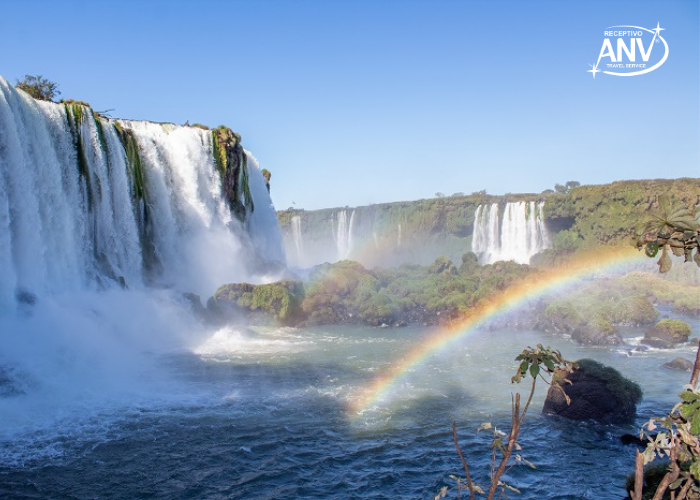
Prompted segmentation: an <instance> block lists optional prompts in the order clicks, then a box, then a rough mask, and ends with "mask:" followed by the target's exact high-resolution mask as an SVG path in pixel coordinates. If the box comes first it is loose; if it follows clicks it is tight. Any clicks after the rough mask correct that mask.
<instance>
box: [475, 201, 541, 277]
mask: <svg viewBox="0 0 700 500" xmlns="http://www.w3.org/2000/svg"><path fill="white" fill-rule="evenodd" d="M543 206H544V202H539V203H536V202H534V201H530V202H525V201H520V202H512V203H507V204H506V205H505V207H504V209H503V213H502V216H501V217H499V206H498V204H497V203H493V204H491V205H490V206H482V205H479V206H478V207H477V209H476V212H475V213H474V233H473V238H472V251H473V252H474V253H475V254H476V255H477V256H478V257H479V262H481V263H482V264H493V263H494V262H496V261H499V260H513V261H515V262H518V263H520V264H527V263H529V262H530V258H531V257H532V256H533V255H535V254H536V253H538V252H541V251H542V250H544V249H546V248H548V247H549V246H550V241H549V233H548V232H547V227H546V226H545V224H544V217H543V214H542V208H543Z"/></svg>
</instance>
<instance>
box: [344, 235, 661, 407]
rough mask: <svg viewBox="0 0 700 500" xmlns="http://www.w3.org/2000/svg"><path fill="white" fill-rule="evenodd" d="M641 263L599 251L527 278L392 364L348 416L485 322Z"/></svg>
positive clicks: (621, 252)
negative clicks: (598, 277)
mask: <svg viewBox="0 0 700 500" xmlns="http://www.w3.org/2000/svg"><path fill="white" fill-rule="evenodd" d="M642 261H645V262H648V259H647V258H646V257H645V256H644V254H640V253H639V252H637V251H636V250H634V249H632V248H628V249H621V248H618V249H610V250H599V251H596V252H590V253H587V254H583V255H578V256H576V257H575V258H573V259H571V260H570V261H567V262H566V263H565V264H562V265H559V266H557V267H556V268H554V269H551V270H547V271H543V272H541V273H539V274H537V275H534V276H530V277H528V278H527V279H526V280H524V281H523V282H519V283H517V284H515V285H513V286H511V287H510V288H508V289H506V290H504V291H503V292H502V293H500V294H499V295H498V296H496V297H493V298H492V299H490V300H488V301H484V302H483V303H480V304H479V305H478V306H477V307H475V308H473V309H472V310H470V313H469V316H468V317H466V318H464V319H463V320H462V321H460V322H459V323H458V324H457V325H456V326H451V327H448V328H441V329H438V330H437V331H435V332H433V333H432V334H430V335H429V336H428V337H427V338H426V339H425V340H424V341H422V342H421V343H420V345H417V346H416V347H415V348H413V349H412V350H411V351H409V353H408V354H406V356H405V357H404V358H403V359H402V360H400V361H398V362H397V363H394V364H393V365H392V366H391V367H390V368H389V369H387V370H386V371H385V372H384V373H382V374H381V375H379V376H378V377H376V378H375V379H374V380H372V381H371V382H370V383H369V384H367V385H366V386H365V387H362V388H360V389H359V390H357V391H355V393H354V394H353V395H352V396H351V398H350V401H351V404H350V407H349V411H350V414H351V415H353V414H354V415H361V414H362V413H363V412H364V411H365V410H367V409H368V408H371V407H372V406H375V405H377V404H378V402H380V401H386V400H390V399H391V398H392V396H393V392H394V391H393V389H394V388H395V387H398V386H399V385H400V383H401V382H402V380H403V378H404V377H405V376H406V375H407V374H408V373H410V372H412V371H414V369H415V368H417V367H418V366H420V365H421V364H423V363H424V361H425V360H426V359H428V358H429V357H431V356H432V355H434V354H436V353H438V352H440V351H442V350H443V349H445V348H446V347H448V346H449V345H451V344H452V343H454V342H456V341H458V340H459V339H462V338H464V337H465V336H467V335H468V334H470V333H471V332H473V331H475V329H476V327H478V326H479V325H480V324H482V323H484V322H485V321H487V320H490V319H493V318H495V317H497V316H498V315H501V314H504V313H507V312H510V311H513V310H515V309H517V308H518V307H521V306H522V305H524V304H525V303H527V302H529V301H531V300H533V299H536V298H538V297H541V296H543V295H547V294H550V293H552V292H556V291H557V290H559V289H561V288H564V287H566V286H570V285H572V284H575V283H576V282H577V281H580V280H583V279H586V278H590V277H592V276H594V275H596V274H600V273H609V272H613V271H615V270H616V268H623V267H624V266H627V265H629V264H632V263H636V262H642Z"/></svg>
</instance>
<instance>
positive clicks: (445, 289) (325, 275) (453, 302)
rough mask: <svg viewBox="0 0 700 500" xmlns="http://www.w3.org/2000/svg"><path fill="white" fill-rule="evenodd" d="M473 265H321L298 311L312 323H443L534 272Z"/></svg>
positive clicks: (466, 261) (470, 259) (469, 260)
mask: <svg viewBox="0 0 700 500" xmlns="http://www.w3.org/2000/svg"><path fill="white" fill-rule="evenodd" d="M475 262H476V258H475V256H474V255H473V254H466V255H465V257H464V258H463V264H462V266H461V267H460V268H459V269H458V268H457V267H456V266H455V265H454V264H453V263H452V262H451V261H450V260H449V259H447V258H446V257H439V258H438V259H436V260H435V262H433V264H431V265H430V266H419V265H415V264H414V265H403V266H400V267H398V268H388V269H374V270H371V271H370V270H367V269H365V268H364V267H363V266H362V265H360V264H359V263H357V262H351V261H342V262H338V263H336V264H323V265H321V266H318V267H317V268H315V270H314V271H313V272H312V273H311V276H310V279H309V282H308V284H307V285H306V298H305V299H304V304H303V308H304V312H305V313H306V315H307V318H308V322H309V323H314V324H322V323H361V324H368V325H375V326H377V325H382V324H386V325H395V324H399V325H401V324H405V323H409V322H415V323H423V324H438V323H449V322H451V321H454V320H457V319H458V318H461V317H463V316H464V315H465V314H467V313H468V311H469V309H470V308H471V307H473V306H475V305H476V304H477V303H478V302H479V301H481V300H483V299H486V298H490V297H492V296H494V295H495V294H497V293H499V291H502V290H504V289H505V288H507V287H508V286H510V285H511V284H513V283H515V282H517V281H520V280H522V279H525V278H526V277H527V276H529V275H531V274H532V273H534V272H536V271H535V270H533V269H532V268H530V267H529V266H526V265H521V264H515V263H514V262H498V263H496V264H494V265H487V266H478V265H475Z"/></svg>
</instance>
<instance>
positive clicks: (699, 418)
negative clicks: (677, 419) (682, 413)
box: [690, 411, 700, 436]
mask: <svg viewBox="0 0 700 500" xmlns="http://www.w3.org/2000/svg"><path fill="white" fill-rule="evenodd" d="M690 432H691V433H692V434H694V435H696V436H697V435H698V434H700V412H697V411H696V412H695V414H694V415H693V418H692V420H691V422H690Z"/></svg>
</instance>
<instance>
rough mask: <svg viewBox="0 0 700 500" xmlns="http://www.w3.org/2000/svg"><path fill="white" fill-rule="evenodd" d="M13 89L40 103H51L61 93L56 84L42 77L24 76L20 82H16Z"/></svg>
mask: <svg viewBox="0 0 700 500" xmlns="http://www.w3.org/2000/svg"><path fill="white" fill-rule="evenodd" d="M15 87H17V88H18V89H20V90H23V91H24V92H26V93H27V94H29V95H30V96H32V97H33V98H34V99H39V100H42V101H53V100H55V98H56V97H57V96H58V95H59V94H60V93H61V91H60V90H58V84H57V83H56V82H52V81H51V80H48V79H46V78H44V77H43V76H42V75H24V79H23V80H22V81H19V80H17V84H16V85H15Z"/></svg>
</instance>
